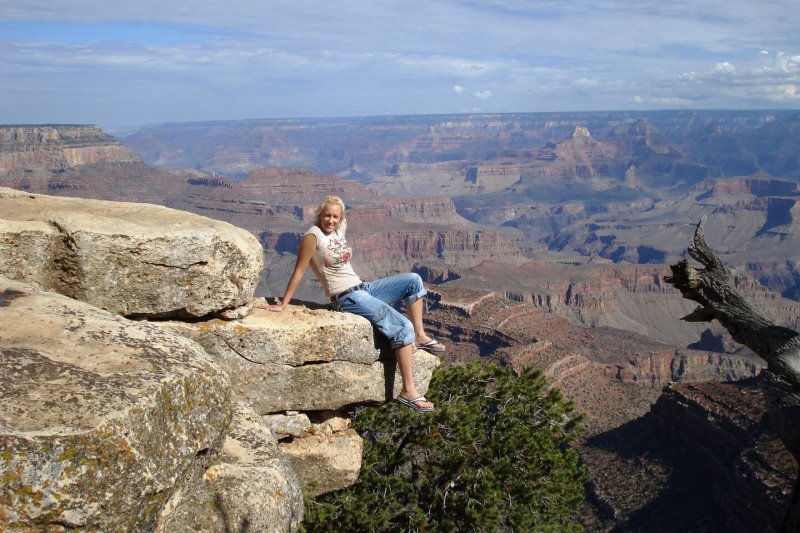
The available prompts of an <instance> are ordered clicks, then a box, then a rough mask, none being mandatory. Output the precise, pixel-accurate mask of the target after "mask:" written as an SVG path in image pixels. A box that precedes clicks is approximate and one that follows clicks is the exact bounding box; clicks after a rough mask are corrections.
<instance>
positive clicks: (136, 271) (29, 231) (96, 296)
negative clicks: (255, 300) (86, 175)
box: [0, 188, 263, 317]
mask: <svg viewBox="0 0 800 533" xmlns="http://www.w3.org/2000/svg"><path fill="white" fill-rule="evenodd" d="M262 266H263V255H262V251H261V247H260V245H259V243H258V241H257V240H256V239H255V238H254V237H253V236H252V235H251V234H249V233H247V232H246V231H244V230H242V229H240V228H236V227H234V226H231V225H230V224H227V223H224V222H218V221H214V220H211V219H208V218H205V217H200V216H196V215H190V214H188V213H184V212H179V211H175V210H172V209H168V208H164V207H160V206H154V205H147V204H132V203H120V202H101V201H92V200H80V199H75V198H58V197H53V196H46V195H34V194H26V193H21V192H18V191H13V190H11V189H3V188H0V273H2V274H4V275H6V276H8V277H11V278H13V279H17V280H20V281H24V282H26V283H33V284H36V285H37V286H39V287H42V288H44V289H47V290H52V291H55V292H58V293H61V294H65V295H67V296H70V297H73V298H76V299H78V300H82V301H85V302H88V303H91V304H93V305H96V306H98V307H101V308H103V309H107V310H109V311H113V312H115V313H119V314H121V315H125V316H139V317H144V316H147V317H168V316H183V317H187V316H193V317H199V316H204V315H207V314H209V313H212V312H216V311H220V310H223V309H229V308H235V307H239V306H242V305H244V304H246V303H247V302H249V301H250V299H251V298H252V296H253V292H254V291H255V288H256V285H257V284H258V279H259V274H260V272H261V269H262Z"/></svg>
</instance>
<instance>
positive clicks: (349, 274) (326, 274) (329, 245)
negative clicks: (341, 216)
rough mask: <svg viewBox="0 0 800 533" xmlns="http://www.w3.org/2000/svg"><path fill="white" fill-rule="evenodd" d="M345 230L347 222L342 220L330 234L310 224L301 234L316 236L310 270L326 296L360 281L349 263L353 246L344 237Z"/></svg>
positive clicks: (337, 292)
mask: <svg viewBox="0 0 800 533" xmlns="http://www.w3.org/2000/svg"><path fill="white" fill-rule="evenodd" d="M346 230H347V223H346V222H342V223H341V224H340V225H339V229H338V230H336V231H334V232H332V233H331V234H330V235H325V234H324V233H323V232H322V230H321V229H319V227H317V226H311V228H309V229H308V231H306V232H305V234H304V235H303V236H305V235H309V234H311V235H314V236H315V237H316V238H317V249H316V250H315V251H314V255H313V256H312V257H311V270H313V271H314V274H316V276H317V279H319V281H320V283H322V287H323V288H324V289H325V294H326V295H327V296H333V295H336V294H339V293H340V292H344V291H346V290H347V289H349V288H350V287H355V286H356V285H358V284H359V283H361V278H359V277H358V275H356V273H355V272H354V271H353V266H352V265H351V264H350V258H351V257H352V256H353V248H352V246H350V243H348V242H347V239H345V236H344V234H345V231H346Z"/></svg>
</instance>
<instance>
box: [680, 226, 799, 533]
mask: <svg viewBox="0 0 800 533" xmlns="http://www.w3.org/2000/svg"><path fill="white" fill-rule="evenodd" d="M702 224H703V221H702V220H701V221H700V223H699V224H697V229H696V230H695V233H694V238H693V239H692V244H691V245H690V246H689V248H688V252H689V256H691V257H692V258H693V259H694V260H696V261H697V262H698V263H700V265H702V267H703V268H695V267H693V266H691V265H690V264H689V261H688V260H685V259H684V260H682V261H680V262H679V263H678V264H676V265H671V266H670V268H671V269H672V276H669V277H667V278H666V279H665V281H666V282H667V283H670V284H672V285H673V286H674V287H675V288H676V289H678V290H680V291H681V294H682V295H683V297H684V298H687V299H689V300H693V301H695V302H697V303H699V304H700V305H699V306H698V307H697V308H696V309H695V310H694V311H692V312H691V313H690V314H688V315H687V316H685V317H683V320H686V321H689V322H710V321H712V320H714V319H716V320H718V321H719V322H720V323H721V324H722V325H723V326H724V327H725V329H727V330H728V332H729V333H730V334H731V336H732V337H733V338H734V340H736V341H737V342H739V343H741V344H744V345H745V346H747V347H749V348H750V349H751V350H753V351H754V352H755V353H757V354H758V355H759V356H760V357H761V358H763V359H764V360H765V361H766V362H767V368H766V370H765V371H764V374H763V378H764V387H765V393H766V396H767V399H768V402H769V404H768V412H769V415H770V421H771V422H772V426H773V427H774V428H775V430H776V432H777V433H778V436H780V438H781V440H782V441H783V443H784V444H785V445H786V448H787V449H788V450H789V452H790V453H791V454H792V455H793V456H794V458H795V459H796V460H797V461H798V463H800V335H798V333H797V332H796V331H794V330H792V329H789V328H785V327H782V326H777V325H775V324H773V323H772V322H770V321H769V320H767V319H766V318H765V317H764V316H762V315H761V314H760V313H759V312H758V311H756V309H755V308H754V307H753V306H752V305H750V303H749V302H748V301H747V300H745V299H744V297H743V296H742V295H741V293H740V292H739V291H738V290H737V289H736V288H735V287H734V285H733V283H732V281H731V275H730V272H729V271H728V269H727V268H726V267H725V265H724V264H723V263H722V261H721V260H720V258H719V257H717V255H716V254H715V253H714V250H712V249H711V248H710V247H709V246H708V244H706V241H705V237H704V236H703V231H702ZM783 531H793V532H796V531H800V475H799V476H798V478H797V480H796V481H795V485H794V491H793V493H792V501H791V507H790V509H789V513H788V514H787V516H786V519H785V520H784V524H783Z"/></svg>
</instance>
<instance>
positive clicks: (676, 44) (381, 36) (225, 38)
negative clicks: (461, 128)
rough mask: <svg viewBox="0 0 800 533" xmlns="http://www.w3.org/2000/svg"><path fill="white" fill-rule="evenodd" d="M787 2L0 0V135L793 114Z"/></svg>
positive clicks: (794, 50)
mask: <svg viewBox="0 0 800 533" xmlns="http://www.w3.org/2000/svg"><path fill="white" fill-rule="evenodd" d="M799 87H800V2H798V1H797V0H759V1H755V0H657V1H655V0H574V1H573V0H543V1H525V0H397V1H395V0H327V1H322V0H306V1H304V0H194V1H187V0H171V1H169V2H167V1H164V0H135V1H130V0H125V1H124V2H123V1H118V0H0V124H33V123H51V124H57V123H71V124H98V125H100V126H102V127H104V128H124V127H136V126H141V125H149V124H159V123H163V122H193V121H206V120H235V119H248V118H295V117H351V116H376V115H377V116H382V115H412V114H440V113H515V112H540V111H603V110H652V109H800V88H799Z"/></svg>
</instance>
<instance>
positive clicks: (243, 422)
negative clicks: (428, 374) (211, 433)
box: [156, 402, 360, 533]
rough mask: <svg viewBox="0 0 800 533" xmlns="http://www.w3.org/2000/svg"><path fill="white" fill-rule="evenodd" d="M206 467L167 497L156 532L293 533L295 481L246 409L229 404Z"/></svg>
mask: <svg viewBox="0 0 800 533" xmlns="http://www.w3.org/2000/svg"><path fill="white" fill-rule="evenodd" d="M359 461H360V455H359ZM211 463H212V464H211V466H209V467H208V468H207V469H206V470H205V472H204V473H203V476H202V478H201V480H200V481H198V482H197V483H196V484H194V485H192V486H188V487H185V488H183V489H182V490H180V491H176V492H175V493H174V494H173V496H172V498H171V499H170V500H169V501H168V502H167V504H166V505H165V507H164V510H163V511H162V513H161V515H160V516H159V519H158V524H157V527H156V531H157V532H159V533H183V532H185V533H193V532H196V531H204V532H219V533H227V532H228V531H297V530H298V529H299V527H300V522H301V521H302V518H303V506H302V501H303V498H302V494H301V492H300V482H299V480H298V478H297V475H296V473H295V471H294V469H293V468H292V466H291V465H290V464H289V462H288V461H287V459H286V458H285V457H284V455H283V454H282V453H281V451H280V450H279V449H278V446H277V440H276V438H275V435H274V434H273V433H272V431H270V429H269V428H268V427H266V426H265V425H264V424H263V423H262V421H261V418H260V417H259V416H258V415H256V414H255V413H254V412H253V410H252V409H251V408H250V407H249V406H247V405H246V404H244V403H241V402H237V403H236V404H235V409H234V417H233V423H232V425H231V429H230V431H229V432H228V434H227V435H226V437H225V441H224V442H223V444H222V449H221V451H220V452H218V455H217V456H216V457H214V458H213V461H211Z"/></svg>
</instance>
